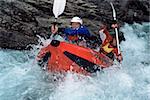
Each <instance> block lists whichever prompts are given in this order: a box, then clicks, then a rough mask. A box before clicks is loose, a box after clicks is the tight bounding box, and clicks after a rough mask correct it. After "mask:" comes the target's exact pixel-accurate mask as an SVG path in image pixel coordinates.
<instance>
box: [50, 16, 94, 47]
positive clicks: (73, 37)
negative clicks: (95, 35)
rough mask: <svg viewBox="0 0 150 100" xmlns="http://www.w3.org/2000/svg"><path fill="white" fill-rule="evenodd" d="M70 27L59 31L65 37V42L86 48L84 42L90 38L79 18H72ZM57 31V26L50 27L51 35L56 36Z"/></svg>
mask: <svg viewBox="0 0 150 100" xmlns="http://www.w3.org/2000/svg"><path fill="white" fill-rule="evenodd" d="M70 24H71V27H69V28H65V29H61V30H60V31H61V33H63V34H64V35H65V36H64V38H65V40H67V41H69V42H71V43H76V44H77V45H81V46H86V40H88V38H89V37H90V36H91V34H90V32H89V30H88V29H87V27H85V26H84V25H83V21H82V19H81V18H80V17H77V16H76V17H73V18H72V19H71V21H70ZM58 31H59V29H58V26H57V25H52V26H51V32H52V34H56V33H57V32H58Z"/></svg>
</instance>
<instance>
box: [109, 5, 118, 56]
mask: <svg viewBox="0 0 150 100" xmlns="http://www.w3.org/2000/svg"><path fill="white" fill-rule="evenodd" d="M110 5H111V7H112V10H113V18H114V20H115V21H116V20H117V19H116V11H115V8H114V6H113V4H112V3H110ZM115 33H116V40H117V49H118V54H120V48H119V37H118V29H117V28H115Z"/></svg>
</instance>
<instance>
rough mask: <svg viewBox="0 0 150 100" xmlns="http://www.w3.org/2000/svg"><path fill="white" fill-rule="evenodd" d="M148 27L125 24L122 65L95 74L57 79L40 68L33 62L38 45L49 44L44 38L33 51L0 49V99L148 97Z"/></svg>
mask: <svg viewBox="0 0 150 100" xmlns="http://www.w3.org/2000/svg"><path fill="white" fill-rule="evenodd" d="M145 27H150V23H144V24H142V25H140V24H136V23H135V24H134V25H128V24H126V25H125V26H124V27H122V29H121V30H122V31H123V32H124V33H125V37H126V41H125V42H122V44H121V50H122V53H123V56H124V60H123V63H122V68H121V69H118V68H109V69H106V70H105V71H103V72H100V73H96V75H93V76H83V75H78V74H75V73H72V72H68V73H67V74H66V75H65V76H63V78H62V79H58V77H57V75H55V74H53V73H50V72H46V71H43V70H41V68H40V67H39V66H38V65H37V64H36V62H35V63H33V62H34V58H35V55H36V52H37V51H38V50H39V48H41V47H42V46H46V42H45V40H43V39H42V38H41V39H40V41H41V42H39V45H36V46H33V48H34V49H33V51H12V50H0V69H1V70H0V86H1V87H0V98H1V100H149V99H150V59H149V57H150V54H149V53H148V52H149V49H148V48H147V47H148V45H149V42H148V40H147V36H148V34H150V32H149V31H148V30H146V29H147V28H145ZM43 43H45V44H43ZM41 44H42V45H41ZM35 48H36V49H35ZM37 53H38V52H37ZM59 76H61V75H59Z"/></svg>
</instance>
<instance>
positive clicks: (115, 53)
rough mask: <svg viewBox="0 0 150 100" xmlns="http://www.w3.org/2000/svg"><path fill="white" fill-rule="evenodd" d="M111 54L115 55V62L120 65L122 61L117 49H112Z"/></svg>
mask: <svg viewBox="0 0 150 100" xmlns="http://www.w3.org/2000/svg"><path fill="white" fill-rule="evenodd" d="M113 53H114V55H115V58H116V60H117V61H118V62H119V63H121V62H122V60H123V57H122V54H121V53H120V54H119V53H118V49H117V48H114V50H113Z"/></svg>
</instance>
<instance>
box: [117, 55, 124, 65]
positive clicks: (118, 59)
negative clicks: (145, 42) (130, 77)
mask: <svg viewBox="0 0 150 100" xmlns="http://www.w3.org/2000/svg"><path fill="white" fill-rule="evenodd" d="M122 60H123V57H122V55H121V54H119V55H118V56H117V61H118V62H119V63H121V61H122Z"/></svg>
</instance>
